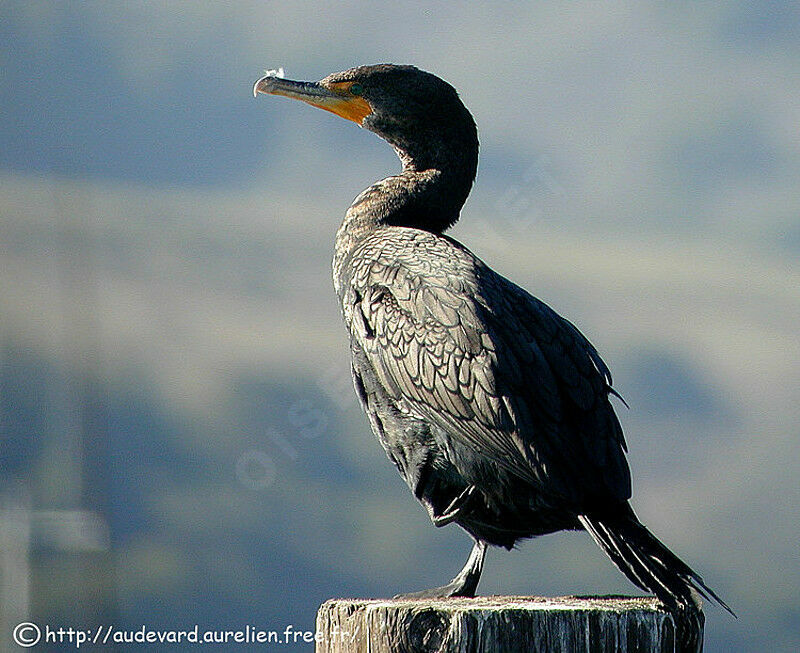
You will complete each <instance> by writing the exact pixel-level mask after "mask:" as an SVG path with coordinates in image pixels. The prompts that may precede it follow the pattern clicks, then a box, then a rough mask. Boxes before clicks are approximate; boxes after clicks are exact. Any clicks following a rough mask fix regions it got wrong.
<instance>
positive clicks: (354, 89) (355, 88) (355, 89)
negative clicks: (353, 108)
mask: <svg viewBox="0 0 800 653" xmlns="http://www.w3.org/2000/svg"><path fill="white" fill-rule="evenodd" d="M363 92H364V87H363V86H361V84H352V85H351V86H350V93H352V94H353V95H361V94H362V93H363Z"/></svg>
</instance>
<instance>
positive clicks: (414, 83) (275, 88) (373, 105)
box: [253, 64, 477, 174]
mask: <svg viewBox="0 0 800 653" xmlns="http://www.w3.org/2000/svg"><path fill="white" fill-rule="evenodd" d="M259 93H266V94H270V95H283V96H285V97H289V98H293V99H296V100H302V101H303V102H307V103H308V104H311V105H312V106H315V107H319V108H320V109H325V110H326V111H330V112H332V113H335V114H336V115H338V116H341V117H342V118H346V119H348V120H352V121H353V122H355V123H356V124H358V125H360V126H361V127H364V128H365V129H369V130H370V131H372V132H375V133H376V134H377V135H378V136H380V137H381V138H383V139H384V140H386V141H387V142H389V143H390V144H391V145H393V146H395V147H396V148H398V149H399V150H400V151H401V152H402V153H405V154H406V155H408V156H409V157H410V158H411V160H413V161H414V162H415V163H416V164H417V165H423V166H424V165H429V164H435V160H433V159H435V158H436V156H437V154H438V153H444V152H445V151H449V152H448V153H449V154H451V156H452V154H453V152H452V151H451V150H453V149H457V150H459V154H460V150H461V149H462V146H463V145H466V146H467V149H474V152H475V157H476V159H477V130H476V128H475V123H474V121H473V119H472V116H471V115H470V113H469V111H468V110H467V109H466V107H465V106H464V104H463V103H462V102H461V100H460V99H459V97H458V93H457V92H456V90H455V89H454V88H453V87H452V86H450V84H448V83H447V82H445V81H444V80H442V79H440V78H439V77H437V76H436V75H433V74H431V73H427V72H425V71H422V70H419V69H418V68H415V67H414V66H398V65H394V64H378V65H374V66H359V67H358V68H351V69H350V70H345V71H342V72H339V73H333V74H332V75H328V76H327V77H325V78H324V79H322V80H320V81H318V82H297V81H293V80H289V79H283V78H280V77H276V76H273V75H269V74H268V75H267V76H265V77H262V78H261V79H259V80H258V81H257V82H256V83H255V85H254V86H253V94H254V95H258V94H259ZM456 146H458V147H456ZM401 158H402V154H401ZM473 174H474V173H473Z"/></svg>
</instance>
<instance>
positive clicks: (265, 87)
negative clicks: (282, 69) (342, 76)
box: [253, 75, 372, 125]
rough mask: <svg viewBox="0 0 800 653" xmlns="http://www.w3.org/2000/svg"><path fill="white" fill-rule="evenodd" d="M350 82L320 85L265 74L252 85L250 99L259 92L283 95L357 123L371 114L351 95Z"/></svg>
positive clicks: (359, 123) (356, 97)
mask: <svg viewBox="0 0 800 653" xmlns="http://www.w3.org/2000/svg"><path fill="white" fill-rule="evenodd" d="M350 86H352V82H339V83H333V84H330V85H323V84H320V83H319V82H295V81H293V80H291V79H283V78H281V77H275V76H273V75H265V76H264V77H262V78H261V79H259V80H258V81H257V82H256V83H255V84H253V97H256V96H258V94H259V93H265V94H268V95H283V96H285V97H288V98H292V99H294V100H302V101H303V102H307V103H308V104H310V105H311V106H314V107H319V108H320V109H325V111H330V112H331V113H335V114H336V115H337V116H341V117H342V118H346V119H347V120H352V121H353V122H355V123H357V124H358V125H361V122H362V121H363V120H364V118H366V117H367V116H368V115H369V114H371V113H372V107H371V106H370V105H369V102H367V101H366V100H365V99H364V98H362V97H359V96H355V95H351V94H350V91H349V89H350Z"/></svg>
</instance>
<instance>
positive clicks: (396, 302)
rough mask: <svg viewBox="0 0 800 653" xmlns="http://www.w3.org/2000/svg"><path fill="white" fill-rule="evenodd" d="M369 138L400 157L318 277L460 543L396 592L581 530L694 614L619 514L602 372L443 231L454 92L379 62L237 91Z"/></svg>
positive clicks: (568, 327) (465, 123) (606, 381)
mask: <svg viewBox="0 0 800 653" xmlns="http://www.w3.org/2000/svg"><path fill="white" fill-rule="evenodd" d="M253 92H254V95H257V94H258V93H268V94H273V95H284V96H286V97H289V98H294V99H297V100H302V101H304V102H307V103H309V104H311V105H313V106H316V107H319V108H321V109H325V110H327V111H331V112H333V113H335V114H337V115H339V116H342V117H344V118H347V119H349V120H352V121H354V122H355V123H357V124H358V125H360V126H361V127H364V128H365V129H369V130H370V131H373V132H375V133H376V134H377V135H378V136H380V137H381V138H383V139H384V140H385V141H387V142H388V143H389V144H390V145H392V146H393V147H394V149H395V151H396V152H397V154H398V156H399V157H400V160H401V161H402V164H403V170H402V172H401V173H400V174H398V175H394V176H391V177H387V178H386V179H383V180H382V181H379V182H377V183H375V184H374V185H372V186H371V187H369V188H368V189H367V190H365V191H364V192H363V193H361V194H360V195H359V196H358V197H357V198H356V199H355V201H354V202H353V204H352V205H351V206H350V208H349V209H348V210H347V213H346V215H345V218H344V222H343V223H342V225H341V227H340V229H339V231H338V233H337V235H336V249H335V255H334V260H333V280H334V286H335V288H336V293H337V295H338V296H339V300H340V301H341V305H342V313H343V315H344V320H345V323H346V324H347V328H348V330H349V333H350V344H351V349H352V361H353V365H352V371H353V379H354V383H355V388H356V392H357V394H358V397H359V399H360V401H361V404H362V406H363V408H364V410H365V411H366V413H367V415H368V417H369V421H370V424H371V425H372V430H373V431H374V432H375V435H376V436H377V437H378V439H379V440H380V442H381V444H382V445H383V447H384V449H385V450H386V453H387V454H388V456H389V458H390V459H391V460H392V462H393V463H394V464H395V465H396V466H397V469H398V470H399V472H400V475H401V476H402V477H403V479H404V480H405V481H406V483H407V484H408V486H409V488H410V489H411V491H412V492H413V493H414V496H416V497H417V499H419V501H420V502H421V503H422V504H423V505H424V506H425V508H426V509H427V511H428V514H429V515H430V518H431V520H432V521H433V523H434V524H435V525H436V526H444V525H445V524H449V523H451V522H453V523H456V524H458V525H459V526H461V527H462V528H463V529H464V530H466V531H467V532H468V533H469V534H470V535H471V536H472V538H473V539H474V540H475V545H474V546H473V549H472V552H471V553H470V556H469V559H468V560H467V563H466V565H465V566H464V568H463V569H462V570H461V572H460V573H459V574H458V575H457V576H456V577H455V578H453V579H452V580H451V581H450V582H449V583H447V584H446V585H444V586H442V587H437V588H435V589H431V590H425V591H422V592H417V593H414V594H410V595H404V596H414V597H448V596H474V595H475V591H476V589H477V585H478V580H479V579H480V575H481V570H482V567H483V560H484V556H485V553H486V547H487V545H488V544H492V545H495V546H502V547H506V548H507V549H511V548H512V547H513V546H514V544H515V543H516V542H517V541H519V540H520V539H523V538H529V537H535V536H537V535H544V534H546V533H552V532H555V531H559V530H564V529H569V530H586V531H587V532H588V533H589V535H591V537H592V538H593V539H594V540H595V542H596V543H597V544H598V545H599V546H600V547H601V548H602V549H603V550H604V551H605V552H606V554H608V556H609V557H610V558H611V560H612V561H613V562H614V564H615V565H616V566H617V567H619V569H620V570H621V571H622V572H623V573H624V574H625V575H626V576H627V577H628V578H629V579H630V580H631V581H632V582H633V583H634V584H635V585H637V586H638V587H640V588H642V589H644V590H646V591H649V592H652V593H653V594H655V595H656V596H657V597H658V598H659V599H660V600H661V601H662V602H663V603H664V604H665V605H666V606H667V607H668V608H669V609H670V610H672V611H673V612H675V613H677V614H681V615H684V616H689V617H690V618H691V617H692V616H693V617H694V618H695V619H699V618H700V601H699V598H698V596H697V594H700V595H702V596H704V597H706V598H708V597H709V596H710V597H713V598H714V599H715V600H716V601H717V602H718V603H720V604H721V605H722V606H723V607H725V608H726V609H728V610H729V611H730V609H729V608H728V607H727V606H726V605H725V603H724V602H723V601H722V600H721V599H720V598H719V597H718V596H717V595H716V594H715V593H714V592H713V591H712V590H711V589H709V588H708V587H707V586H706V585H705V583H704V582H703V579H702V578H701V577H700V576H699V575H698V574H697V573H696V572H694V571H693V570H692V569H690V568H689V566H688V565H686V564H685V563H684V562H682V561H681V560H680V559H679V558H678V557H677V556H675V555H674V554H673V553H672V552H671V551H670V550H669V549H667V547H666V546H664V545H663V544H662V543H661V542H660V541H659V540H657V539H656V538H655V537H654V536H653V535H652V534H651V533H650V531H648V530H647V529H646V528H645V527H644V526H643V525H642V524H641V523H640V522H639V520H638V519H637V517H636V515H635V514H634V512H633V510H632V509H631V507H630V505H629V503H628V499H630V496H631V477H630V471H629V469H628V464H627V461H626V459H625V451H626V445H625V441H624V438H623V435H622V429H621V428H620V424H619V421H618V420H617V416H616V414H615V412H614V409H613V407H612V405H611V402H610V401H609V396H610V395H612V394H614V395H616V392H615V391H614V390H613V389H612V387H611V374H610V372H609V370H608V367H606V365H605V363H604V362H603V361H602V359H601V358H600V356H599V354H598V353H597V351H596V350H595V348H594V347H593V346H592V345H591V343H590V342H589V341H588V340H587V339H586V338H585V337H584V336H583V335H582V334H581V332H580V331H578V329H577V328H576V327H575V326H574V325H573V324H572V323H570V322H569V321H567V320H566V319H564V318H563V317H561V316H560V315H558V314H557V313H556V312H555V311H553V309H551V308H550V307H548V306H547V305H546V304H544V303H543V302H541V301H540V300H538V299H536V298H535V297H533V296H532V295H530V294H529V293H527V292H526V291H525V290H523V289H522V288H520V287H519V286H517V285H515V284H514V283H512V282H511V281H509V280H508V279H505V278H504V277H502V276H500V275H499V274H497V273H496V272H494V271H492V269H491V268H489V267H488V266H487V265H486V264H485V263H484V262H483V261H481V260H480V259H479V258H477V257H476V256H475V255H474V254H473V253H472V252H470V251H469V250H468V249H467V248H466V247H464V245H462V244H461V243H459V242H457V241H455V240H453V239H452V238H450V237H448V236H446V235H443V232H444V231H445V230H446V229H447V228H448V227H450V226H451V225H453V223H455V222H456V220H458V217H459V213H460V211H461V207H462V206H463V204H464V202H465V200H466V198H467V195H468V194H469V192H470V188H471V186H472V182H473V180H474V179H475V173H476V170H477V164H478V135H477V129H476V127H475V122H474V120H473V118H472V116H471V114H470V113H469V111H468V110H467V109H466V107H465V106H464V105H463V104H462V102H461V100H460V99H459V96H458V94H457V92H456V91H455V89H454V88H453V87H452V86H450V85H449V84H448V83H446V82H444V81H443V80H441V79H440V78H438V77H436V76H435V75H432V74H430V73H427V72H423V71H421V70H419V69H417V68H415V67H413V66H397V65H390V64H381V65H375V66H361V67H358V68H353V69H351V70H346V71H344V72H339V73H334V74H332V75H329V76H328V77H326V78H325V79H323V80H321V81H319V82H296V81H290V80H287V79H281V78H278V77H275V76H273V75H270V74H268V75H267V76H265V77H263V78H262V79H260V80H259V81H257V82H256V84H255V85H254V87H253Z"/></svg>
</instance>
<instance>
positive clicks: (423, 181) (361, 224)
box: [337, 139, 478, 251]
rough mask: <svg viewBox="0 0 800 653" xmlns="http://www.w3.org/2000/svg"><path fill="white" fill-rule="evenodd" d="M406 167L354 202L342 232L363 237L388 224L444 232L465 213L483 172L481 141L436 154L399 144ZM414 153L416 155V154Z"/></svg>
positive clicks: (340, 240)
mask: <svg viewBox="0 0 800 653" xmlns="http://www.w3.org/2000/svg"><path fill="white" fill-rule="evenodd" d="M395 150H396V151H397V155H398V156H399V157H400V161H401V162H402V163H403V171H402V172H401V173H400V174H399V175H394V176H391V177H387V178H386V179H382V180H381V181H379V182H376V183H375V184H373V185H372V186H370V187H369V188H367V189H366V190H365V191H364V192H362V193H361V194H360V195H359V196H358V197H356V199H355V200H354V201H353V204H352V205H351V206H350V208H349V209H348V210H347V213H346V214H345V218H344V221H343V222H342V226H341V227H340V229H339V233H338V234H337V251H338V250H339V249H340V245H341V246H344V249H350V247H347V246H346V243H345V242H344V241H353V240H359V239H360V238H361V237H363V236H364V235H366V234H367V233H369V232H370V231H372V230H374V229H377V228H380V227H383V226H395V227H411V228H415V229H424V230H426V231H431V232H433V233H442V232H443V231H445V230H446V229H448V228H449V227H451V226H452V225H453V224H454V223H455V222H456V221H457V220H458V217H459V214H460V212H461V207H462V206H463V205H464V202H465V201H466V199H467V195H469V191H470V189H471V187H472V182H473V180H474V179H475V172H476V170H477V163H478V156H477V139H476V142H475V145H474V146H473V147H467V148H463V149H462V151H459V150H458V149H455V150H454V149H452V148H451V149H450V150H449V151H446V150H443V149H440V150H438V151H437V152H436V154H435V155H431V154H430V153H429V152H421V153H416V152H413V149H412V148H404V147H401V146H398V145H395ZM412 152H413V153H412Z"/></svg>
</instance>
